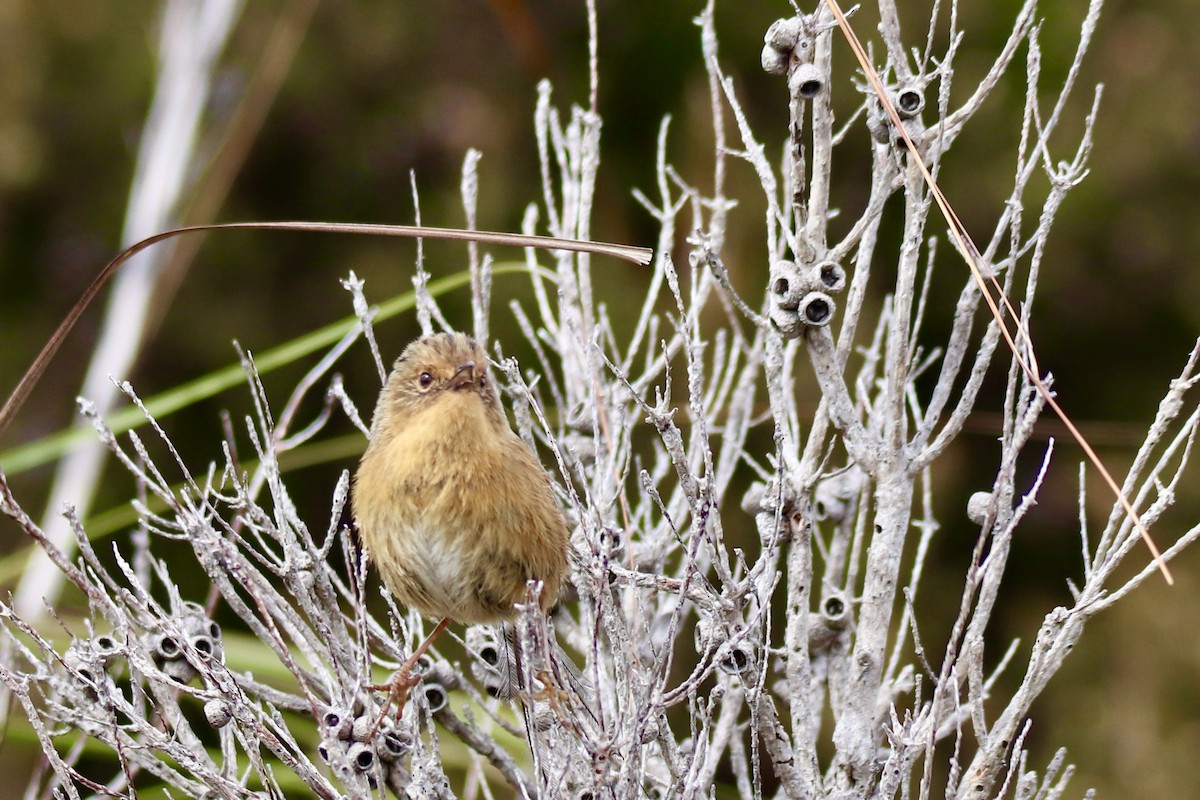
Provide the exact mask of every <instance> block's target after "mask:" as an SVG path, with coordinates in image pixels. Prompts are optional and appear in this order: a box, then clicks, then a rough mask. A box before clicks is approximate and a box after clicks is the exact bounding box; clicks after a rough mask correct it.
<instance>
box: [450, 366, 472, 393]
mask: <svg viewBox="0 0 1200 800" xmlns="http://www.w3.org/2000/svg"><path fill="white" fill-rule="evenodd" d="M473 383H475V362H474V361H468V362H467V363H465V364H460V365H459V367H458V369H456V370H455V371H454V375H452V376H451V378H450V381H449V382H448V384H447V388H449V389H461V388H462V387H464V386H469V385H471V384H473Z"/></svg>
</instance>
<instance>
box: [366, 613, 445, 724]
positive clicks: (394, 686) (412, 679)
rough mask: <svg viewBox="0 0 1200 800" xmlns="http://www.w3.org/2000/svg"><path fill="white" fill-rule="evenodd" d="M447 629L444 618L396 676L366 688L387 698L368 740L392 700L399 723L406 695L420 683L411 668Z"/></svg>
mask: <svg viewBox="0 0 1200 800" xmlns="http://www.w3.org/2000/svg"><path fill="white" fill-rule="evenodd" d="M448 627H450V618H449V617H445V618H444V619H442V621H441V622H439V623H438V624H437V627H436V628H434V629H433V631H432V632H431V633H430V634H429V635H428V636H426V637H425V641H423V642H421V644H419V645H418V646H417V649H416V650H413V652H412V655H411V656H409V657H408V660H406V661H405V662H404V663H403V664H401V665H400V669H398V670H396V674H394V675H393V676H392V679H391V680H390V681H388V682H387V683H382V684H373V685H368V686H367V687H366V688H367V689H369V690H371V691H373V692H387V698H386V699H385V700H384V701H383V711H382V712H380V714H379V719H377V720H375V724H374V725H372V726H371V733H370V734H369V735H368V737H367V738H368V739H370V738H371V737H373V736H374V735H375V732H376V731H377V730H379V725H380V723H382V722H383V718H384V717H386V716H387V712H388V709H389V708H390V707H391V705H392V700H393V699H394V700H395V701H396V721H397V722H399V721H400V716H401V715H402V714H403V713H404V706H405V704H406V703H407V702H408V693H409V692H411V691H412V690H413V687H415V686H416V685H417V684H418V683H420V682H421V676H420V675H418V674H413V668H414V667H415V666H417V662H418V661H419V660H420V659H421V656H423V655H425V652H426V651H427V650H428V649H429V647H430V646H431V645H432V644H433V640H434V639H436V638H437V637H438V636H439V635H441V633H442V631H444V630H446V628H448Z"/></svg>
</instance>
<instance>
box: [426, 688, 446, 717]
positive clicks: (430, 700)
mask: <svg viewBox="0 0 1200 800" xmlns="http://www.w3.org/2000/svg"><path fill="white" fill-rule="evenodd" d="M424 688H425V702H426V704H428V706H429V711H430V713H432V714H436V713H437V712H439V711H441V710H442V709H443V708H445V707H446V703H447V702H449V700H450V695H449V693H448V692H447V691H446V687H445V686H442V685H441V684H440V683H437V682H434V681H429V682H427V683H425V684H424Z"/></svg>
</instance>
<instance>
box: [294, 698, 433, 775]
mask: <svg viewBox="0 0 1200 800" xmlns="http://www.w3.org/2000/svg"><path fill="white" fill-rule="evenodd" d="M320 734H321V743H320V744H319V745H318V746H317V752H318V753H320V754H321V758H323V759H325V763H327V764H328V765H329V768H330V769H331V770H333V772H334V773H335V774H336V775H337V776H338V777H339V778H340V779H341V781H342V782H343V783H344V784H346V785H347V786H353V785H355V784H356V783H360V782H362V783H366V784H367V785H368V786H370V787H371V788H378V778H379V777H384V778H385V779H390V778H392V777H393V776H391V775H389V774H388V773H389V772H391V771H393V770H398V771H400V775H401V781H400V783H401V784H402V785H403V784H407V783H408V775H407V773H406V772H404V768H403V767H402V766H401V763H400V760H401V759H402V758H403V757H404V756H405V755H406V754H408V753H409V752H410V751H411V750H412V745H413V740H412V736H411V735H410V734H408V733H407V732H405V731H402V730H398V729H397V728H396V727H395V726H394V724H393V722H392V719H391V717H390V716H388V715H386V714H385V715H384V716H382V717H380V712H379V710H377V709H375V708H370V709H368V708H367V707H366V706H363V705H362V704H356V705H355V706H354V707H353V708H335V707H330V708H327V709H326V710H325V713H324V714H323V716H322V717H321V726H320Z"/></svg>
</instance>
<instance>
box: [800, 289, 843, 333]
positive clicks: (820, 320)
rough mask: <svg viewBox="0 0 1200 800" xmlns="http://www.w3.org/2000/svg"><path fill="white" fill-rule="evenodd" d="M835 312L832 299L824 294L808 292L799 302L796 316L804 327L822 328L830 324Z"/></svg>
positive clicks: (835, 307) (835, 306) (835, 308)
mask: <svg viewBox="0 0 1200 800" xmlns="http://www.w3.org/2000/svg"><path fill="white" fill-rule="evenodd" d="M836 310H837V305H836V304H835V303H834V302H833V298H832V297H830V296H829V295H827V294H825V293H824V292H809V293H808V294H806V295H804V297H803V299H801V300H800V307H799V308H798V309H796V315H797V316H798V317H800V320H801V321H802V322H803V323H804V324H805V325H808V326H810V327H813V328H822V327H824V326H826V325H828V324H829V323H830V321H831V320H832V319H833V314H834V311H836Z"/></svg>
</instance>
